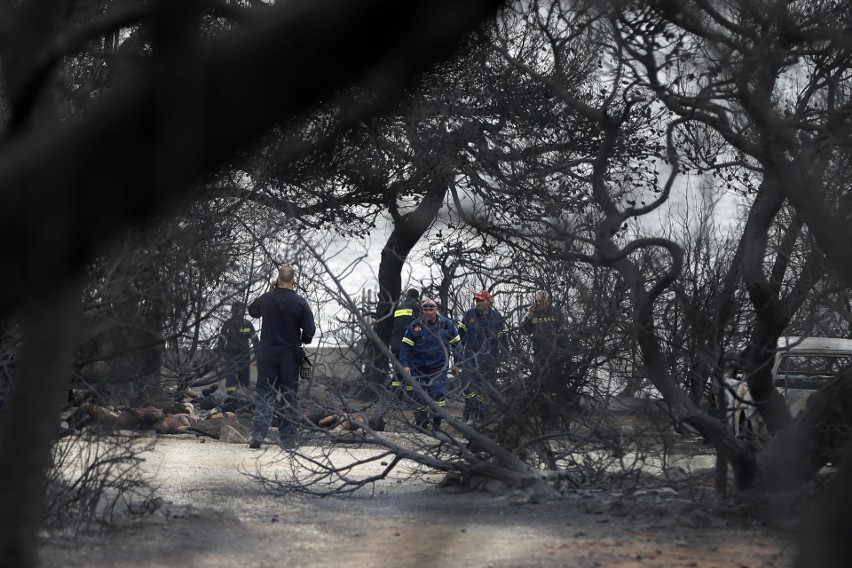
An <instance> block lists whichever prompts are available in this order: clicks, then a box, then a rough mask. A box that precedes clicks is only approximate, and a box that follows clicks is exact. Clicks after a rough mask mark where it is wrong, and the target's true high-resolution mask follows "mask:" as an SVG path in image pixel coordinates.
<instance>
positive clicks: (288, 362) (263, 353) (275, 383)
mask: <svg viewBox="0 0 852 568" xmlns="http://www.w3.org/2000/svg"><path fill="white" fill-rule="evenodd" d="M297 353H298V354H299V356H300V355H301V350H297V351H294V350H292V349H291V350H282V351H272V352H270V351H268V350H264V349H263V347H262V346H261V349H260V351H259V352H258V354H257V386H256V387H255V391H254V393H255V410H254V429H253V430H254V431H253V435H254V436H256V437H259V438H264V437H266V433H267V432H268V431H269V427H270V426H271V425H272V417H273V415H274V416H277V417H278V432H279V435H280V436H281V437H287V436H292V435H294V434H296V432H297V425H298V423H299V419H300V413H299V400H298V396H297V392H298V386H299V368H300V367H301V357H300V360H299V361H296V357H297Z"/></svg>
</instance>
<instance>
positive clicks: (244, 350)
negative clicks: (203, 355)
mask: <svg viewBox="0 0 852 568" xmlns="http://www.w3.org/2000/svg"><path fill="white" fill-rule="evenodd" d="M245 311H246V306H245V304H243V303H241V302H234V304H233V305H232V306H231V317H230V318H228V319H227V320H225V323H223V324H222V329H221V331H220V333H219V339H218V341H217V345H216V349H217V350H218V351H219V352H221V353H222V358H223V359H224V360H225V392H226V393H228V394H231V393H233V392H235V391H236V390H237V387H238V386H243V387H245V388H248V387H249V384H250V382H251V370H250V369H251V347H252V346H254V347H257V343H258V340H257V331H255V329H254V325H252V323H251V322H250V321H249V320H247V319H246V318H245Z"/></svg>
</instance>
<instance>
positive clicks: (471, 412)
mask: <svg viewBox="0 0 852 568" xmlns="http://www.w3.org/2000/svg"><path fill="white" fill-rule="evenodd" d="M473 298H474V302H475V303H476V307H474V308H471V309H470V310H468V312H467V313H465V314H464V317H463V318H462V321H461V322H460V323H459V334H460V336H461V353H462V358H461V365H460V367H461V369H462V379H463V381H464V384H465V389H464V411H463V414H462V417H463V418H464V420H465V421H466V422H468V423H469V424H472V425H478V424H481V423H482V422H483V421H484V420H485V419H486V418H487V417H488V413H489V410H490V409H489V407H488V403H487V402H486V394H487V392H488V390H489V388H490V387H493V386H495V385H496V382H497V367H498V366H499V364H500V362H501V361H503V360H505V359H506V358H508V355H509V337H508V335H507V334H506V327H505V324H504V322H503V316H502V315H500V312H498V311H497V310H495V309H494V308H493V307H492V301H493V297H492V296H491V294H490V293H489V292H488V290H480V291H479V292H477V293H476V294H475V295H474V297H473Z"/></svg>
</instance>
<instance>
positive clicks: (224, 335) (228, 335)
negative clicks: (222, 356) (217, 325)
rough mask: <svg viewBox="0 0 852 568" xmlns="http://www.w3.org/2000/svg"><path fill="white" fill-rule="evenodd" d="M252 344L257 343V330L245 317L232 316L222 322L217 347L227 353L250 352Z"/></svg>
mask: <svg viewBox="0 0 852 568" xmlns="http://www.w3.org/2000/svg"><path fill="white" fill-rule="evenodd" d="M251 345H257V331H255V329H254V325H252V323H251V322H250V321H249V320H247V319H244V318H234V317H231V318H229V319H227V320H225V323H223V324H222V331H221V334H220V335H219V340H218V342H217V347H218V348H219V349H221V350H222V351H225V352H226V353H248V351H249V347H250V346H251Z"/></svg>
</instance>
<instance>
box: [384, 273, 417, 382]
mask: <svg viewBox="0 0 852 568" xmlns="http://www.w3.org/2000/svg"><path fill="white" fill-rule="evenodd" d="M419 317H420V291H419V290H417V289H415V288H411V289H410V290H408V291H407V292H406V293H405V298H403V299H402V300H401V301H400V302H399V303H398V304H397V306H396V309H394V311H393V331H392V332H391V340H390V345H389V346H388V347H389V348H390V352H391V353H393V356H394V357H396V358H397V359H399V351H400V349H402V338H403V336H404V335H405V330H406V329H408V324H410V323H411V322H412V321H414V320H416V319H417V318H419ZM392 373H393V379H392V380H391V389H393V390H394V391H397V392H399V389H401V388H402V387H403V380H402V375H401V374H400V373H399V372H398V371H397V370H396V369H393V371H392ZM408 390H410V387H409V389H408Z"/></svg>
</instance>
